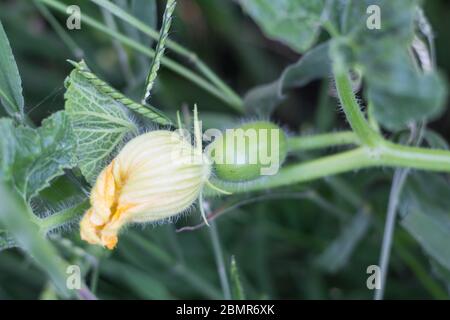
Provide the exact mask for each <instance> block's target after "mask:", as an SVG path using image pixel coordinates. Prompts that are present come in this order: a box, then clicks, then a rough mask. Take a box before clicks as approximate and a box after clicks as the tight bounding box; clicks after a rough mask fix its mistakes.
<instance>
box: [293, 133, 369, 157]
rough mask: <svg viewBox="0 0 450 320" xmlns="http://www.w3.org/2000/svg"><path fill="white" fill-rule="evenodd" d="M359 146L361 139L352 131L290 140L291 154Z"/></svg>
mask: <svg viewBox="0 0 450 320" xmlns="http://www.w3.org/2000/svg"><path fill="white" fill-rule="evenodd" d="M359 144H360V141H359V138H358V137H357V136H356V134H354V133H353V132H352V131H342V132H331V133H323V134H317V135H310V136H293V137H289V138H288V148H289V151H290V152H295V151H306V150H315V149H322V148H329V147H337V146H343V145H359Z"/></svg>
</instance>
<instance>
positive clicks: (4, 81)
mask: <svg viewBox="0 0 450 320" xmlns="http://www.w3.org/2000/svg"><path fill="white" fill-rule="evenodd" d="M0 102H1V104H3V106H4V108H5V110H6V112H7V113H8V114H9V115H10V116H11V117H13V118H23V115H24V114H23V109H24V100H23V96H22V80H21V79H20V75H19V70H18V69H17V65H16V61H15V60H14V56H13V53H12V50H11V46H10V44H9V41H8V37H7V36H6V33H5V30H4V29H3V25H2V23H1V21H0Z"/></svg>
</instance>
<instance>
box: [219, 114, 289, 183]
mask: <svg viewBox="0 0 450 320" xmlns="http://www.w3.org/2000/svg"><path fill="white" fill-rule="evenodd" d="M210 153H211V158H212V159H213V161H214V169H215V173H216V175H217V177H218V178H220V179H223V180H227V181H246V180H253V179H256V178H259V177H261V176H265V175H274V174H276V173H277V172H278V169H279V168H280V166H281V164H282V163H283V161H284V159H285V158H286V154H287V143H286V135H285V133H284V131H283V130H282V129H280V128H279V127H278V126H277V125H275V124H273V123H271V122H268V121H256V122H250V123H246V124H244V125H242V126H240V127H237V128H234V129H227V130H226V131H225V132H224V133H223V134H222V135H221V136H220V137H218V138H216V140H215V141H214V142H213V143H212V144H211V145H210Z"/></svg>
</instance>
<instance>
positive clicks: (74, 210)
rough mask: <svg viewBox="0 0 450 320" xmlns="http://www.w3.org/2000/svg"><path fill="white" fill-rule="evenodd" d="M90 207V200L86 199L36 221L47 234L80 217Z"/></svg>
mask: <svg viewBox="0 0 450 320" xmlns="http://www.w3.org/2000/svg"><path fill="white" fill-rule="evenodd" d="M88 208H89V200H88V199H86V200H84V201H83V202H81V203H79V204H77V205H75V206H73V207H70V208H68V209H65V210H63V211H61V212H58V213H55V214H52V215H51V216H48V217H46V218H43V219H39V220H38V221H35V222H36V223H37V225H38V226H39V229H40V230H41V232H42V233H43V234H47V233H48V232H50V231H52V230H54V229H56V228H59V227H61V226H63V225H66V224H67V223H69V222H71V221H74V220H76V219H78V218H79V217H80V216H81V214H82V213H83V212H84V211H86V210H87V209H88Z"/></svg>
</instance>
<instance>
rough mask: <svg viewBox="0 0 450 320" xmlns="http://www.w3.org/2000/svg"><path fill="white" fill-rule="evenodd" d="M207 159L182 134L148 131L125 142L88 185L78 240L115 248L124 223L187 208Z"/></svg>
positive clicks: (201, 183) (199, 185) (201, 181)
mask: <svg viewBox="0 0 450 320" xmlns="http://www.w3.org/2000/svg"><path fill="white" fill-rule="evenodd" d="M210 173H211V167H210V163H209V161H208V159H206V158H205V157H204V155H203V154H202V153H201V151H200V152H199V151H198V150H196V149H195V148H194V147H193V146H192V145H191V143H190V142H189V141H187V140H185V139H184V138H183V137H182V136H181V135H179V134H177V133H175V132H171V131H167V130H158V131H152V132H149V133H146V134H143V135H141V136H138V137H136V138H134V139H132V140H131V141H129V142H128V143H127V144H126V145H125V147H124V148H123V149H122V150H121V151H120V153H119V154H118V155H117V157H115V158H114V160H112V161H111V163H110V164H109V165H108V166H107V167H106V168H105V169H103V171H102V172H101V173H100V175H99V176H98V178H97V181H96V183H95V185H94V187H93V188H92V192H91V197H90V202H91V208H90V209H89V210H88V211H87V212H86V213H85V215H84V217H83V219H82V220H81V223H80V233H81V238H82V239H83V240H86V241H87V242H89V243H91V244H98V245H102V246H105V247H107V248H108V249H113V248H114V247H115V246H116V244H117V241H118V232H119V230H120V229H121V227H122V226H123V225H125V224H127V223H140V222H151V221H157V220H162V219H165V218H168V217H171V216H174V215H176V214H178V213H180V212H183V211H185V210H186V209H188V208H189V207H190V206H191V205H192V203H193V202H194V201H195V200H196V199H197V198H198V197H199V194H200V192H201V190H202V188H203V187H204V184H205V183H206V182H207V181H208V179H209V176H210Z"/></svg>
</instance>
